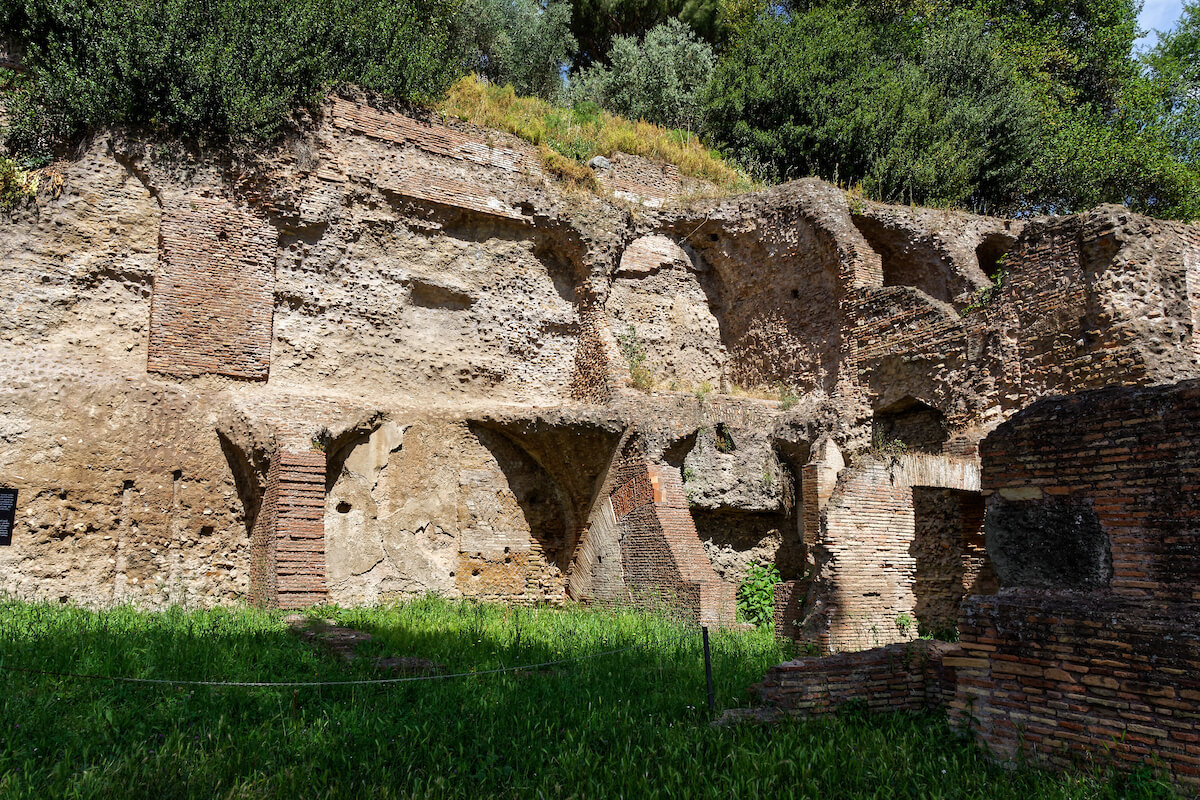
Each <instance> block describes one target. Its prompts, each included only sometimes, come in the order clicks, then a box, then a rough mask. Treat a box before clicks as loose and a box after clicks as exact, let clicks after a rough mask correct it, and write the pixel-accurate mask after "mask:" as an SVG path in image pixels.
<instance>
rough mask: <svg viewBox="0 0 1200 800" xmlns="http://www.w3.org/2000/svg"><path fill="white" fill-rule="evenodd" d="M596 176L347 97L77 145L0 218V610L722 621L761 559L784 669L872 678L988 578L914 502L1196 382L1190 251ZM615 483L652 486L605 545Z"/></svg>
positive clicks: (794, 196) (967, 540)
mask: <svg viewBox="0 0 1200 800" xmlns="http://www.w3.org/2000/svg"><path fill="white" fill-rule="evenodd" d="M610 162H611V163H610V165H609V167H608V168H607V169H604V170H601V171H602V172H604V173H605V175H603V176H601V177H602V182H608V183H609V184H610V189H611V190H612V193H611V194H604V193H603V192H602V193H601V195H602V196H593V195H584V194H581V193H578V192H575V191H569V190H565V189H563V188H562V187H561V186H559V185H558V184H556V183H555V182H554V180H553V179H552V178H551V177H550V176H548V175H547V174H545V172H544V171H543V170H542V167H541V161H540V158H539V157H538V154H537V152H536V149H535V148H532V147H531V146H529V145H528V144H526V143H523V142H520V141H518V140H516V139H513V138H512V137H508V136H506V135H504V134H500V133H497V132H485V131H478V130H475V129H472V128H470V127H468V126H465V125H460V124H456V123H450V124H447V123H444V122H442V121H438V120H432V119H416V118H410V117H405V116H403V115H400V114H397V113H395V112H392V111H388V110H386V109H382V108H377V107H375V106H373V105H372V104H371V103H370V102H369V101H368V99H367V98H365V97H361V96H355V97H339V98H334V99H331V100H330V101H329V103H328V104H327V105H326V106H325V108H324V109H323V111H322V113H321V114H320V115H319V117H318V119H317V120H316V121H315V122H314V123H313V125H312V127H311V128H309V129H308V130H306V131H305V132H303V133H301V134H297V135H296V136H294V137H292V138H291V139H290V140H288V141H287V142H285V143H284V144H282V145H280V146H278V147H276V148H273V149H271V150H269V151H264V152H262V153H258V154H253V155H251V156H247V155H245V154H242V155H239V156H234V155H232V154H229V153H222V152H190V153H188V152H183V151H180V150H178V149H175V150H172V149H171V148H170V147H165V148H164V147H162V146H161V145H160V143H157V142H150V141H145V140H141V139H137V138H131V137H129V136H127V135H125V134H123V133H121V132H119V131H110V132H106V133H102V134H100V135H97V136H96V137H95V138H94V139H93V140H92V141H91V143H90V145H89V146H88V147H86V148H84V150H83V151H82V152H81V153H80V154H79V156H78V157H77V158H76V159H75V160H73V161H70V162H64V163H63V164H61V165H60V167H61V171H62V172H63V175H64V176H65V179H66V182H65V186H64V191H63V193H62V195H61V196H60V197H57V198H51V197H43V198H41V199H40V200H39V205H38V207H37V208H36V209H32V208H28V209H21V210H18V211H17V212H15V213H14V214H13V215H11V216H10V217H8V218H6V219H4V220H3V221H0V225H2V226H3V228H4V236H2V237H0V260H2V262H3V263H4V264H5V266H6V267H7V269H8V281H7V282H6V284H5V285H6V292H7V294H6V296H5V300H6V301H7V302H6V309H7V310H8V313H7V314H6V316H5V317H4V318H3V319H2V320H0V365H3V370H4V374H5V376H6V379H5V381H4V382H3V384H2V386H0V441H2V443H3V446H2V447H0V479H3V481H5V482H6V483H9V484H11V485H13V486H17V487H18V488H20V490H21V498H22V500H21V508H20V509H19V520H20V524H19V525H18V527H17V530H16V535H15V537H14V543H13V546H12V547H9V548H5V549H4V550H3V551H0V579H2V581H3V586H4V589H5V590H6V591H10V592H12V593H14V594H16V595H19V596H23V597H43V598H53V599H59V598H66V599H69V600H75V601H80V602H87V603H94V604H108V603H113V602H126V601H127V602H135V603H139V604H143V605H150V606H156V605H164V604H167V603H172V602H187V603H224V602H232V601H235V600H237V599H239V598H246V597H254V598H255V599H258V600H261V601H265V602H276V603H278V604H303V603H307V602H313V601H315V600H319V599H330V600H336V601H338V602H343V603H356V602H376V601H379V600H384V599H390V598H393V597H398V596H401V595H408V594H412V593H415V592H422V591H437V592H441V593H445V594H449V595H468V596H478V597H491V598H496V599H509V600H520V601H533V600H551V601H561V600H564V599H568V598H577V599H584V600H595V601H604V602H628V601H629V599H630V597H631V594H632V593H633V589H634V588H636V587H635V584H636V586H641V587H643V588H647V590H653V592H656V593H659V594H670V595H672V596H674V597H677V598H680V602H681V603H683V604H684V605H685V606H687V608H688V609H689V613H691V612H694V613H695V614H696V615H697V616H698V617H704V618H708V619H713V620H724V619H728V618H729V617H730V616H731V611H730V608H731V606H730V604H731V602H732V590H733V588H734V587H735V586H736V584H737V582H738V581H739V580H740V579H741V577H742V576H743V575H744V574H745V571H746V569H747V568H748V566H749V564H750V563H752V562H755V561H760V562H761V561H772V562H774V563H776V564H777V565H778V566H779V567H780V569H781V571H782V572H783V573H784V575H785V577H788V578H791V579H795V580H797V581H800V582H801V584H800V585H802V586H803V594H804V597H803V598H793V599H792V601H791V602H793V604H794V605H796V606H797V609H796V610H797V614H798V616H799V617H800V618H801V619H803V620H804V621H805V625H804V626H801V627H802V628H803V630H804V633H803V634H802V635H805V636H807V637H808V638H810V639H811V640H813V641H815V642H817V643H818V644H819V645H820V646H822V647H826V648H839V649H844V648H848V647H861V646H867V645H871V644H874V643H876V642H878V643H880V644H884V643H887V642H889V641H895V640H899V639H905V638H908V637H909V636H911V635H912V634H911V632H906V631H905V630H900V629H899V628H898V626H897V625H896V619H897V617H899V616H901V615H906V614H907V615H912V614H915V615H916V616H917V617H923V616H928V617H929V618H930V619H933V618H935V617H936V618H938V619H941V620H943V621H944V620H945V618H946V617H947V615H948V614H949V612H948V611H947V608H949V607H950V606H952V605H953V603H954V602H955V597H956V596H957V595H956V593H957V592H959V590H960V587H961V590H962V591H964V592H965V591H967V590H968V589H970V587H971V585H974V584H973V583H972V579H971V577H970V576H972V575H979V574H983V572H985V571H986V568H987V566H988V565H987V563H986V562H987V559H986V555H985V554H983V553H982V548H981V547H980V545H979V543H978V541H977V540H976V538H973V537H977V534H978V530H977V529H976V528H977V523H978V520H976V519H974V517H972V516H971V514H969V513H967V512H966V511H964V510H963V509H966V508H967V507H968V506H971V504H972V503H973V502H974V501H973V500H970V499H969V498H968V499H966V500H964V499H963V498H962V497H961V496H960V495H957V494H955V495H944V496H943V495H942V494H937V493H938V492H957V493H966V494H968V495H970V494H971V493H977V492H978V491H979V486H978V481H977V473H975V472H972V470H975V469H976V466H977V445H978V442H979V441H980V439H981V438H982V437H983V436H985V435H986V434H987V432H988V431H989V430H991V429H992V428H994V427H995V426H996V425H997V424H999V423H1000V422H1002V421H1003V420H1004V419H1006V418H1008V417H1009V416H1011V415H1012V414H1014V413H1015V412H1017V411H1018V410H1020V409H1021V408H1023V407H1025V406H1026V405H1028V404H1029V403H1031V402H1032V401H1034V400H1036V399H1037V398H1038V397H1040V396H1043V395H1046V394H1051V393H1060V392H1067V391H1074V390H1078V389H1084V388H1089V387H1093V386H1100V385H1106V384H1118V385H1129V384H1139V383H1148V382H1161V381H1168V380H1175V379H1180V378H1186V377H1193V376H1196V375H1200V368H1198V365H1197V356H1198V354H1200V339H1198V338H1197V336H1196V333H1195V324H1196V320H1197V312H1196V308H1197V305H1198V299H1200V295H1198V294H1197V292H1198V291H1200V290H1198V289H1197V288H1196V287H1197V286H1200V278H1197V277H1196V276H1197V274H1200V273H1197V272H1196V270H1198V269H1200V257H1198V256H1200V248H1198V247H1197V241H1196V237H1195V234H1194V232H1193V231H1192V229H1191V228H1188V227H1186V226H1181V225H1175V224H1171V223H1163V222H1156V221H1151V220H1147V219H1144V218H1141V217H1138V216H1136V215H1133V214H1130V213H1128V212H1127V211H1125V210H1124V209H1118V208H1112V207H1106V208H1102V209H1098V210H1096V211H1094V212H1090V213H1089V214H1086V215H1080V216H1074V217H1066V218H1050V219H1041V220H1030V221H1028V222H1025V223H1023V224H1019V223H1014V222H1006V221H1002V220H994V219H988V218H984V217H976V216H971V215H968V214H961V213H956V212H955V213H951V212H940V211H927V210H920V209H916V210H914V209H905V208H893V207H887V206H881V205H877V204H871V203H862V202H861V201H858V200H854V199H848V198H847V196H846V195H845V194H843V193H842V192H840V191H838V190H837V189H835V188H834V187H831V186H828V185H826V184H823V183H821V182H819V181H815V180H805V181H798V182H794V183H791V184H787V185H783V186H779V187H774V188H771V189H768V190H764V191H761V192H757V193H753V194H748V195H743V196H738V197H731V198H724V199H711V200H702V201H696V202H687V201H685V199H684V198H683V195H684V194H686V193H687V192H688V191H689V186H688V185H687V182H686V181H683V180H681V179H679V177H678V176H677V175H674V174H673V173H672V172H671V170H670V169H667V168H664V167H661V166H659V165H652V164H647V163H643V162H642V161H640V160H637V159H632V158H629V157H625V156H614V157H613V158H612V159H611V160H610ZM622 182H624V183H622ZM622 193H623V194H622ZM630 199H633V200H635V201H636V202H638V203H640V204H641V205H640V206H639V207H637V208H636V209H631V207H630V205H629V202H628V201H629V200H630ZM1001 271H1002V272H1003V273H1004V275H1003V277H1002V279H1001V280H1000V281H999V284H998V288H995V289H991V290H988V289H987V287H989V286H991V285H992V280H993V279H994V278H996V277H997V276H999V273H1000V272H1001ZM210 278H211V279H210ZM631 329H632V331H633V335H634V338H635V339H636V344H638V345H639V346H640V348H641V349H642V351H643V352H644V353H645V361H644V364H643V367H644V368H645V369H646V370H647V371H648V372H649V374H650V375H651V376H652V383H653V387H652V389H651V391H649V392H642V391H638V390H637V389H634V388H633V387H632V386H631V385H630V384H631V381H630V370H629V366H630V365H629V363H628V362H627V359H626V356H625V354H624V353H623V352H622V346H621V342H620V341H618V336H622V337H626V336H627V334H628V333H629V331H630V330H631ZM625 349H626V350H628V347H627V348H625ZM633 440H636V444H637V448H636V453H637V456H636V457H632V456H629V455H628V453H629V452H633V451H629V450H628V446H629V445H630V442H631V441H633ZM622 454H626V455H622ZM631 459H632V460H631ZM621 469H626V470H627V471H628V470H632V472H633V473H636V474H637V475H643V474H644V475H645V476H655V479H654V480H651V479H650V477H647V478H646V480H648V481H650V483H651V490H648V491H650V494H649V495H647V496H646V497H640V498H639V499H638V503H637V504H635V505H634V506H628V507H626V508H625V513H619V509H617V508H616V507H615V506H614V499H613V498H614V496H615V493H617V492H618V490H619V489H620V487H622V486H625V487H628V486H632V485H634V484H632V483H630V480H631V479H630V480H626V479H622V480H618V478H619V477H620V474H621V472H620V471H621ZM973 476H974V477H973ZM626 478H628V476H626ZM655 481H657V483H655ZM635 483H636V482H635ZM637 485H638V486H641V484H640V483H638V484H637ZM654 486H657V487H658V489H657V491H658V493H657V494H655V493H654V489H653V487H654ZM1006 490H1008V491H1020V490H1021V487H1006ZM622 491H625V490H622ZM928 492H933V494H928ZM914 493H915V494H914ZM923 493H925V494H923ZM914 497H916V500H914ZM930 497H936V498H942V500H937V502H933V501H930V503H926V504H925V506H922V503H923V502H924V500H922V498H925V499H928V498H930ZM947 498H948V499H947ZM625 499H626V500H628V499H629V498H625ZM943 500H944V502H943ZM926 506H927V511H922V510H921V508H922V507H926ZM956 526H958V527H959V528H960V529H961V532H962V537H961V539H960V540H956V539H955V534H954V530H955V529H956ZM923 532H924V533H923ZM926 534H928V535H926ZM639 537H641V538H639ZM919 540H920V541H919ZM637 541H646V542H651V541H652V542H654V543H656V544H654V547H660V545H661V547H660V549H659V550H655V551H654V552H655V553H656V555H654V556H653V558H651V557H649V555H648V554H647V553H636V552H632V551H631V550H630V548H631V547H632V546H633V545H632V544H631V543H634V542H637ZM931 543H933V544H931ZM630 570H634V571H636V572H637V576H636V580H633V578H632V577H631V576H632V575H633V573H631V572H630ZM964 576H965V577H964ZM981 585H983V584H981ZM931 598H937V599H936V600H934V599H931ZM793 627H794V626H793ZM797 630H799V629H797Z"/></svg>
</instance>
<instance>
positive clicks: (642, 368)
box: [617, 325, 654, 392]
mask: <svg viewBox="0 0 1200 800" xmlns="http://www.w3.org/2000/svg"><path fill="white" fill-rule="evenodd" d="M617 345H618V346H619V347H620V348H621V355H623V356H625V361H627V362H628V363H629V382H630V383H632V384H633V387H634V388H635V389H640V390H641V391H643V392H648V391H650V390H651V389H653V388H654V374H653V373H652V372H651V371H650V368H649V367H647V366H646V346H645V345H644V344H642V340H641V338H639V337H638V332H637V328H635V327H633V326H632V325H630V326H629V327H628V328H627V329H626V331H625V332H624V333H618V334H617Z"/></svg>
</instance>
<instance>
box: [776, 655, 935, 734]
mask: <svg viewBox="0 0 1200 800" xmlns="http://www.w3.org/2000/svg"><path fill="white" fill-rule="evenodd" d="M956 651H957V648H956V647H955V646H954V645H951V644H947V643H946V642H935V641H929V640H918V641H915V642H908V643H907V644H893V645H888V646H886V647H876V648H874V649H870V650H861V651H859V652H855V653H839V654H838V655H833V656H826V657H824V658H798V659H796V660H795V661H785V662H784V663H782V664H779V665H778V666H775V667H772V668H771V669H769V670H768V671H767V674H766V677H765V678H764V679H763V681H762V683H760V684H757V685H756V686H755V687H754V689H753V691H754V692H755V694H757V695H758V697H759V698H760V699H761V700H762V701H763V702H765V703H767V704H769V705H772V706H774V707H776V708H779V709H782V710H784V711H787V712H790V713H794V714H799V715H803V716H806V717H809V716H820V715H823V714H832V713H835V712H837V711H839V710H845V709H846V708H847V707H852V706H857V707H859V708H861V709H863V710H866V711H872V712H886V711H922V710H927V709H933V708H940V707H942V705H943V704H944V703H945V702H946V698H947V697H948V696H949V697H953V695H954V687H955V671H954V669H953V668H952V667H948V666H945V665H944V664H943V660H942V659H943V658H944V657H945V655H947V654H948V653H954V652H956Z"/></svg>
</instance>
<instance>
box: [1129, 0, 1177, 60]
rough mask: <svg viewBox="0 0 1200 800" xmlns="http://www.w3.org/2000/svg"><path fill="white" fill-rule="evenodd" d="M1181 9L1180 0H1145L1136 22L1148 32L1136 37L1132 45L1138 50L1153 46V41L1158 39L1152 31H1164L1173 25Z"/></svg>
mask: <svg viewBox="0 0 1200 800" xmlns="http://www.w3.org/2000/svg"><path fill="white" fill-rule="evenodd" d="M1182 10H1183V2H1182V0H1145V5H1143V6H1142V13H1141V16H1139V17H1138V22H1140V23H1141V26H1142V28H1144V29H1146V30H1147V31H1150V33H1148V34H1147V35H1146V36H1143V37H1142V38H1141V39H1138V40H1137V42H1136V44H1135V45H1134V47H1135V48H1136V49H1138V50H1141V49H1143V48H1149V47H1153V46H1154V43H1155V42H1156V41H1158V37H1157V36H1155V35H1154V33H1153V31H1155V30H1160V31H1166V30H1170V29H1171V28H1173V27H1175V23H1176V22H1177V21H1178V20H1179V14H1180V12H1182Z"/></svg>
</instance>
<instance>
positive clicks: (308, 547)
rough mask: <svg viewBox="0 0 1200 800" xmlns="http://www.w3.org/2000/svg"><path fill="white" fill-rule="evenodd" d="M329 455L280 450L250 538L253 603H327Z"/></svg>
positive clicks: (299, 605)
mask: <svg viewBox="0 0 1200 800" xmlns="http://www.w3.org/2000/svg"><path fill="white" fill-rule="evenodd" d="M324 520H325V454H324V453H321V452H317V451H315V450H314V451H296V450H278V451H276V453H275V454H274V455H273V456H272V458H271V466H270V468H269V469H268V472H267V482H266V489H265V492H264V495H263V501H262V505H261V506H260V508H259V512H258V517H257V518H256V519H255V521H254V531H253V533H252V535H251V538H250V599H251V602H253V603H256V604H258V605H266V606H269V607H271V608H303V607H305V606H310V605H313V604H315V603H319V602H321V601H323V600H324V599H325V598H326V596H327V593H326V586H325V521H324Z"/></svg>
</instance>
